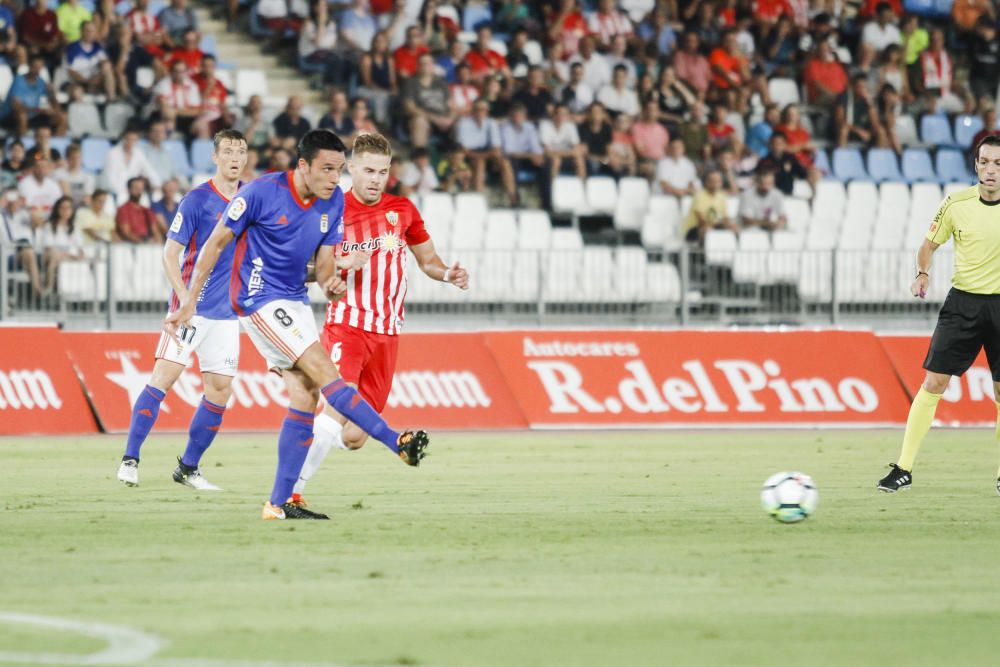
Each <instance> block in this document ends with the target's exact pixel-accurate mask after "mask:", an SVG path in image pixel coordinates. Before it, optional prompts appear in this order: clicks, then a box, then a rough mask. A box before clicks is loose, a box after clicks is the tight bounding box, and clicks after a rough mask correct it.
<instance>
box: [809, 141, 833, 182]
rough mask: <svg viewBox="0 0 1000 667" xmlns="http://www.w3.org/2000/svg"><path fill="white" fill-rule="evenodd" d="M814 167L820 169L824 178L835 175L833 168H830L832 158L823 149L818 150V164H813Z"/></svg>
mask: <svg viewBox="0 0 1000 667" xmlns="http://www.w3.org/2000/svg"><path fill="white" fill-rule="evenodd" d="M813 166H814V167H816V168H817V169H819V171H820V173H821V174H823V176H832V175H833V167H831V166H830V156H829V155H827V153H826V151H825V150H824V149H822V148H817V149H816V162H814V163H813Z"/></svg>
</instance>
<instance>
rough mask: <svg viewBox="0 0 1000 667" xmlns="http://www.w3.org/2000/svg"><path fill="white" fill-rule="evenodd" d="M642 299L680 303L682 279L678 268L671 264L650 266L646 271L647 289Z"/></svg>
mask: <svg viewBox="0 0 1000 667" xmlns="http://www.w3.org/2000/svg"><path fill="white" fill-rule="evenodd" d="M642 299H643V300H646V301H653V302H666V303H678V302H679V301H680V300H681V277H680V274H679V273H678V271H677V267H676V266H674V265H673V264H671V263H669V262H664V263H661V264H649V265H648V266H647V270H646V289H645V291H644V292H643V294H642Z"/></svg>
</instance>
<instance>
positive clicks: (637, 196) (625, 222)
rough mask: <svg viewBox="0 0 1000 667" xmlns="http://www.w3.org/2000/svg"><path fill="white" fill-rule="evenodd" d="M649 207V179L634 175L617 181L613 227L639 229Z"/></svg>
mask: <svg viewBox="0 0 1000 667" xmlns="http://www.w3.org/2000/svg"><path fill="white" fill-rule="evenodd" d="M648 209H649V181H647V180H646V179H645V178H637V177H634V176H630V177H626V178H623V179H622V180H621V181H619V183H618V201H617V202H616V204H615V218H614V224H615V229H618V230H623V231H626V230H627V231H639V230H640V229H642V220H643V216H644V215H645V213H646V211H647V210H648Z"/></svg>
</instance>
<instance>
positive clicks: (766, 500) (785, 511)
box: [760, 472, 819, 523]
mask: <svg viewBox="0 0 1000 667" xmlns="http://www.w3.org/2000/svg"><path fill="white" fill-rule="evenodd" d="M817 502H819V493H818V492H817V491H816V484H814V483H813V480H812V477H810V476H809V475H807V474H805V473H801V472H779V473H777V474H774V475H771V476H770V477H768V478H767V481H766V482H764V487H763V488H762V489H761V490H760V504H761V507H763V508H764V511H765V512H767V513H768V514H770V515H771V516H773V517H774V518H775V519H777V520H778V521H780V522H782V523H795V522H796V521H802V519H805V518H806V517H807V516H809V515H810V514H812V513H813V512H814V511H815V510H816V503H817Z"/></svg>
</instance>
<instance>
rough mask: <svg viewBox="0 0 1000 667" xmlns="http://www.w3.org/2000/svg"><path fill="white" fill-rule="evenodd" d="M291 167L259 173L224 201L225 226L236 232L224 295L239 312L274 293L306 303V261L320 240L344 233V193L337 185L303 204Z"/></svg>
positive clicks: (336, 239)
mask: <svg viewBox="0 0 1000 667" xmlns="http://www.w3.org/2000/svg"><path fill="white" fill-rule="evenodd" d="M293 173H294V172H291V171H288V172H281V173H272V174H265V175H264V176H261V177H260V178H258V179H256V180H254V181H253V182H252V183H250V184H249V185H247V186H246V187H244V188H243V189H242V190H240V191H239V193H238V194H237V196H236V198H235V199H233V201H232V203H231V204H229V206H228V207H226V212H225V214H224V215H225V220H226V226H227V227H229V229H231V230H232V232H233V234H235V235H236V243H235V244H234V245H235V246H236V256H235V258H234V259H233V273H232V280H231V281H230V286H229V296H230V299H232V305H233V310H235V311H236V313H237V314H238V315H240V316H244V315H250V314H251V313H254V312H256V311H257V310H258V309H259V308H260V307H261V306H263V305H264V304H266V303H270V302H271V301H275V300H277V299H288V300H290V301H301V302H302V303H309V297H308V295H307V294H306V285H305V282H306V275H307V267H306V265H307V264H308V263H309V261H310V260H312V258H313V256H314V255H315V254H316V251H317V250H319V248H320V246H335V245H337V244H339V243H340V242H341V240H342V239H343V237H344V220H343V218H344V193H343V192H341V190H340V188H336V189H335V190H334V191H333V196H332V197H330V198H329V199H325V200H324V199H319V198H313V199H312V200H311V201H310V202H309V203H308V204H303V203H302V200H301V199H299V196H298V194H297V193H296V192H295V190H294V187H295V186H294V185H293V184H292V174H293ZM331 252H332V251H331Z"/></svg>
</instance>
